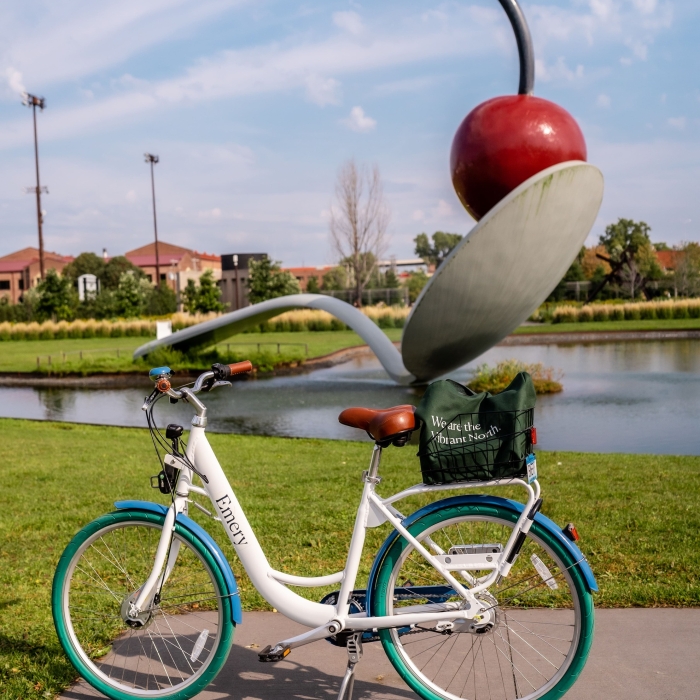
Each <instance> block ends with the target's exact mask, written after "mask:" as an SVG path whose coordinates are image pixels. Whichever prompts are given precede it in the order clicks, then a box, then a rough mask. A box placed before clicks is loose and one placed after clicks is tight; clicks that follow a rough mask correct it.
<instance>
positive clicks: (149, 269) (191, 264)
mask: <svg viewBox="0 0 700 700" xmlns="http://www.w3.org/2000/svg"><path fill="white" fill-rule="evenodd" d="M124 257H125V258H127V260H129V262H131V263H133V264H134V265H136V267H140V268H141V269H142V270H143V271H144V273H145V274H146V276H147V277H148V279H149V280H150V281H151V282H153V283H154V284H155V282H154V280H155V278H156V244H155V242H153V243H149V244H148V245H145V246H142V247H141V248H135V249H134V250H130V251H128V252H126V253H124ZM158 262H159V264H160V279H161V281H165V282H167V283H168V286H169V287H170V288H171V289H172V290H173V291H174V292H176V293H179V292H180V291H181V290H183V289H184V288H185V287H186V286H187V281H188V280H190V279H192V280H194V281H195V282H196V281H197V280H198V279H199V278H200V277H201V275H202V273H203V272H204V271H205V270H212V271H213V273H214V279H216V280H219V279H221V256H219V255H210V254H209V253H199V252H197V251H196V250H190V249H189V248H183V247H182V246H179V245H173V244H172V243H166V242H165V241H158Z"/></svg>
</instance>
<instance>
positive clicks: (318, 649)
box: [61, 609, 700, 700]
mask: <svg viewBox="0 0 700 700" xmlns="http://www.w3.org/2000/svg"><path fill="white" fill-rule="evenodd" d="M303 629H304V628H302V627H301V626H300V625H297V624H296V623H293V622H290V621H289V620H287V619H286V618H284V617H283V616H282V615H279V614H275V613H264V612H257V613H245V615H244V618H243V624H242V625H241V626H240V627H239V628H238V629H237V630H236V635H235V643H234V647H233V649H232V650H231V654H230V656H229V659H228V661H227V662H226V665H225V666H224V668H223V670H222V671H221V673H220V674H219V676H218V677H217V678H216V679H215V680H214V682H213V683H212V684H211V685H210V686H209V688H208V689H207V690H206V691H205V692H203V693H201V694H200V695H199V696H197V698H198V700H228V699H230V700H282V699H284V698H298V699H302V700H316V699H320V698H323V699H324V700H333V699H334V698H335V697H336V695H337V693H338V688H339V685H340V680H341V677H342V675H343V673H344V671H345V663H346V653H345V650H344V649H339V648H337V647H333V646H331V645H330V644H328V643H326V642H316V643H315V644H310V645H308V646H305V647H301V648H299V649H295V650H294V651H293V652H292V654H291V655H290V656H289V660H288V661H282V662H279V663H277V664H261V663H260V662H259V661H258V657H257V653H256V652H257V649H258V648H259V647H262V646H265V645H267V644H270V643H274V642H275V641H276V640H278V639H280V638H284V637H289V636H292V635H293V634H298V632H299V631H301V630H303ZM252 645H259V647H258V646H256V647H252ZM699 652H700V609H692V610H688V609H686V610H675V609H655V610H642V609H632V610H597V611H596V635H595V641H594V643H593V650H592V652H591V655H590V657H589V660H588V664H587V665H586V668H585V669H584V671H583V673H582V675H581V677H580V678H579V680H578V682H577V683H576V685H575V686H574V687H573V688H572V689H571V690H570V691H569V693H567V695H566V700H697V698H698V697H700V663H699V661H700V653H699ZM61 697H62V698H65V699H66V700H68V699H70V700H88V698H102V697H104V696H102V695H101V694H99V693H97V692H95V691H94V690H92V689H91V688H90V687H89V686H86V685H84V684H82V683H79V684H78V685H76V686H74V687H73V688H72V689H70V690H68V691H66V692H65V693H64V694H63V695H62V696H61ZM416 697H417V696H416V695H415V694H414V693H413V692H411V691H410V690H409V689H408V688H407V686H406V685H405V684H404V683H403V681H402V680H401V679H400V678H399V676H398V674H397V673H396V671H394V669H393V667H392V666H391V665H390V664H389V662H388V661H387V659H386V657H385V655H384V652H383V650H382V647H381V645H380V644H379V643H376V644H366V645H365V646H364V657H363V659H362V662H361V663H360V664H359V666H358V667H357V680H356V683H355V693H354V700H404V699H408V698H416Z"/></svg>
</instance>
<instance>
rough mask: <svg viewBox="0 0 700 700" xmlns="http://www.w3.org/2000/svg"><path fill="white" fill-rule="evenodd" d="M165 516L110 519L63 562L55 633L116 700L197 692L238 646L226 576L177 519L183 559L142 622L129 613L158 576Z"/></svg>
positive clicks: (73, 546) (96, 525) (176, 540)
mask: <svg viewBox="0 0 700 700" xmlns="http://www.w3.org/2000/svg"><path fill="white" fill-rule="evenodd" d="M163 522H164V517H163V516H162V515H159V514H154V513H143V512H138V511H137V512H131V511H120V512H118V513H112V514H110V515H104V516H102V517H101V518H98V519H97V520H95V521H93V522H92V523H90V524H89V525H87V526H86V527H84V528H83V529H82V530H81V531H80V532H79V533H78V534H77V535H76V536H75V537H74V538H73V540H72V541H71V543H70V544H69V545H68V547H67V548H66V551H65V552H64V553H63V556H62V557H61V559H60V561H59V563H58V568H57V570H56V575H55V577H54V584H53V593H52V605H53V616H54V622H55V625H56V631H57V632H58V638H59V640H60V642H61V645H62V646H63V649H64V650H65V652H66V654H67V655H68V657H69V658H70V660H71V662H72V663H73V665H74V666H75V668H76V669H77V670H78V672H79V673H80V675H81V676H83V678H85V680H86V681H87V682H88V683H90V684H91V685H92V686H93V687H94V688H96V689H97V690H99V691H101V692H102V693H104V694H105V695H107V696H108V697H110V698H112V700H133V699H134V698H146V697H148V698H154V697H155V698H177V700H184V699H185V698H191V697H192V696H194V695H196V694H197V693H199V692H200V691H201V690H203V689H204V688H205V687H206V686H207V685H208V684H209V683H210V682H211V680H212V679H213V678H214V676H215V675H216V674H217V672H218V671H219V670H220V668H221V666H222V665H223V663H224V661H225V660H226V657H227V656H228V652H229V650H230V648H231V643H232V642H233V631H234V624H233V622H232V620H231V602H230V600H229V598H228V597H227V595H226V594H227V589H226V585H225V581H224V578H223V575H222V573H221V571H220V569H219V567H218V565H217V564H216V562H215V561H214V560H213V559H212V557H211V556H210V554H209V552H208V551H207V549H206V547H205V546H204V545H203V544H202V543H201V542H200V541H199V539H197V538H196V537H195V536H193V535H192V534H191V533H190V532H188V531H187V530H186V529H184V528H182V527H181V526H180V525H179V524H176V526H175V533H174V535H173V541H172V544H171V550H170V551H171V552H174V553H176V554H177V559H175V561H174V566H173V567H172V570H171V571H170V573H169V575H168V576H167V579H166V580H165V582H164V583H163V585H162V587H161V589H160V593H159V595H158V596H157V597H156V598H155V600H154V601H153V603H152V604H151V606H150V608H149V609H148V610H147V611H145V612H144V613H142V614H141V615H140V616H139V619H138V621H137V622H138V623H137V624H135V623H134V621H133V620H129V619H128V618H127V615H126V611H127V610H128V606H129V602H131V601H132V600H133V599H135V596H136V595H137V594H138V591H139V589H140V587H141V586H142V585H143V583H144V582H145V581H146V579H147V578H148V576H149V574H150V572H151V568H152V566H153V561H154V558H155V552H156V548H157V546H158V542H159V540H160V535H161V531H162V527H163ZM172 559H174V555H173V557H171V560H172Z"/></svg>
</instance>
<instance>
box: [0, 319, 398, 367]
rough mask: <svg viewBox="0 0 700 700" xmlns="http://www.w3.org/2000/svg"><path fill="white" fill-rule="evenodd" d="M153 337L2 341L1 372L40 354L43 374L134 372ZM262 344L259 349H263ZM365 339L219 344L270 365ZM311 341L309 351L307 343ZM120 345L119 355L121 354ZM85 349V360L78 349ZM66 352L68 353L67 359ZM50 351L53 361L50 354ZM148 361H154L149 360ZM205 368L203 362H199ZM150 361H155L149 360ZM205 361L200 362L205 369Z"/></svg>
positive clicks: (285, 336) (333, 336)
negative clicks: (137, 356)
mask: <svg viewBox="0 0 700 700" xmlns="http://www.w3.org/2000/svg"><path fill="white" fill-rule="evenodd" d="M385 333H386V334H387V335H388V336H389V338H391V340H400V339H401V329H400V328H387V329H386V330H385ZM148 340H149V339H148V338H85V339H74V338H66V339H62V340H17V341H6V342H1V343H0V372H35V371H37V357H39V358H40V360H41V364H40V371H41V372H43V373H48V372H50V373H52V374H56V373H67V372H70V373H77V374H90V373H93V372H102V373H105V372H130V371H132V372H133V371H142V370H143V369H144V368H145V367H146V366H145V365H143V366H141V364H139V365H136V366H135V365H134V363H133V362H132V359H131V355H132V353H133V351H134V350H135V349H136V348H137V347H139V346H140V345H143V344H144V343H146V342H148ZM277 343H282V345H281V347H280V351H281V353H282V356H281V357H279V358H278V357H276V356H277ZM258 344H260V353H259V352H258ZM363 344H364V341H363V340H362V338H360V336H359V335H357V333H355V332H353V331H326V332H308V331H307V332H300V333H244V334H240V335H236V336H233V337H232V338H231V339H230V340H228V341H226V342H223V343H220V344H219V345H218V346H217V347H218V348H219V350H221V351H222V352H225V351H227V349H228V351H230V353H231V354H232V355H233V356H234V357H233V360H238V359H242V358H244V357H246V356H251V358H254V357H255V356H260V359H261V360H263V361H264V362H265V363H266V364H267V365H269V364H270V363H274V362H275V361H276V360H281V361H283V362H290V361H297V360H304V359H307V358H312V357H319V356H321V355H327V354H328V353H331V352H334V351H336V350H341V349H342V348H348V347H353V346H356V345H363ZM304 345H306V346H308V355H307V354H306V347H304ZM117 350H119V357H118V356H117ZM80 351H82V352H83V359H82V360H81V359H80V355H79V354H78V353H79V352H80ZM63 353H67V354H66V357H65V359H64V357H63ZM49 356H51V364H50V365H49V362H48V358H49ZM146 364H149V363H146ZM194 365H196V366H197V368H200V365H199V364H198V363H196V362H195V363H194ZM149 366H150V365H149ZM204 367H205V365H204V364H201V368H204Z"/></svg>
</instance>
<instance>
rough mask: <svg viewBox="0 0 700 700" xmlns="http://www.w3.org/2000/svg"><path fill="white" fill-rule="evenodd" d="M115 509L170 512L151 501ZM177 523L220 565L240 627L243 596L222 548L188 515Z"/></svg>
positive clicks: (128, 503) (123, 503)
mask: <svg viewBox="0 0 700 700" xmlns="http://www.w3.org/2000/svg"><path fill="white" fill-rule="evenodd" d="M114 507H115V508H116V509H117V510H140V511H144V512H146V513H158V514H159V515H163V516H165V514H166V513H167V512H168V508H167V507H166V506H164V505H162V504H161V503H151V502H150V501H116V502H115V504H114ZM177 522H178V524H180V525H181V526H182V527H184V528H185V530H188V531H189V532H190V533H191V534H192V535H194V536H195V537H197V538H199V539H200V540H201V542H202V544H203V545H204V546H205V547H206V548H207V550H208V551H209V554H211V556H212V557H213V559H214V561H215V562H216V563H217V564H218V565H219V568H220V569H221V573H222V575H223V577H224V581H225V582H226V588H227V591H226V594H227V595H228V596H229V599H230V601H231V619H232V620H233V621H234V622H235V623H236V624H237V625H240V624H241V622H242V621H243V610H242V608H241V596H240V595H239V593H238V584H237V583H236V577H235V576H234V575H233V571H231V566H230V565H229V563H228V560H227V559H226V557H225V556H224V553H223V552H222V551H221V548H220V547H219V545H218V544H216V541H215V540H214V539H213V538H212V536H211V535H210V534H209V533H208V532H207V531H206V530H205V529H204V528H203V527H201V525H198V524H197V523H196V522H195V521H194V520H192V519H191V518H188V517H187V516H186V515H183V514H182V513H180V514H179V515H178V516H177Z"/></svg>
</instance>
